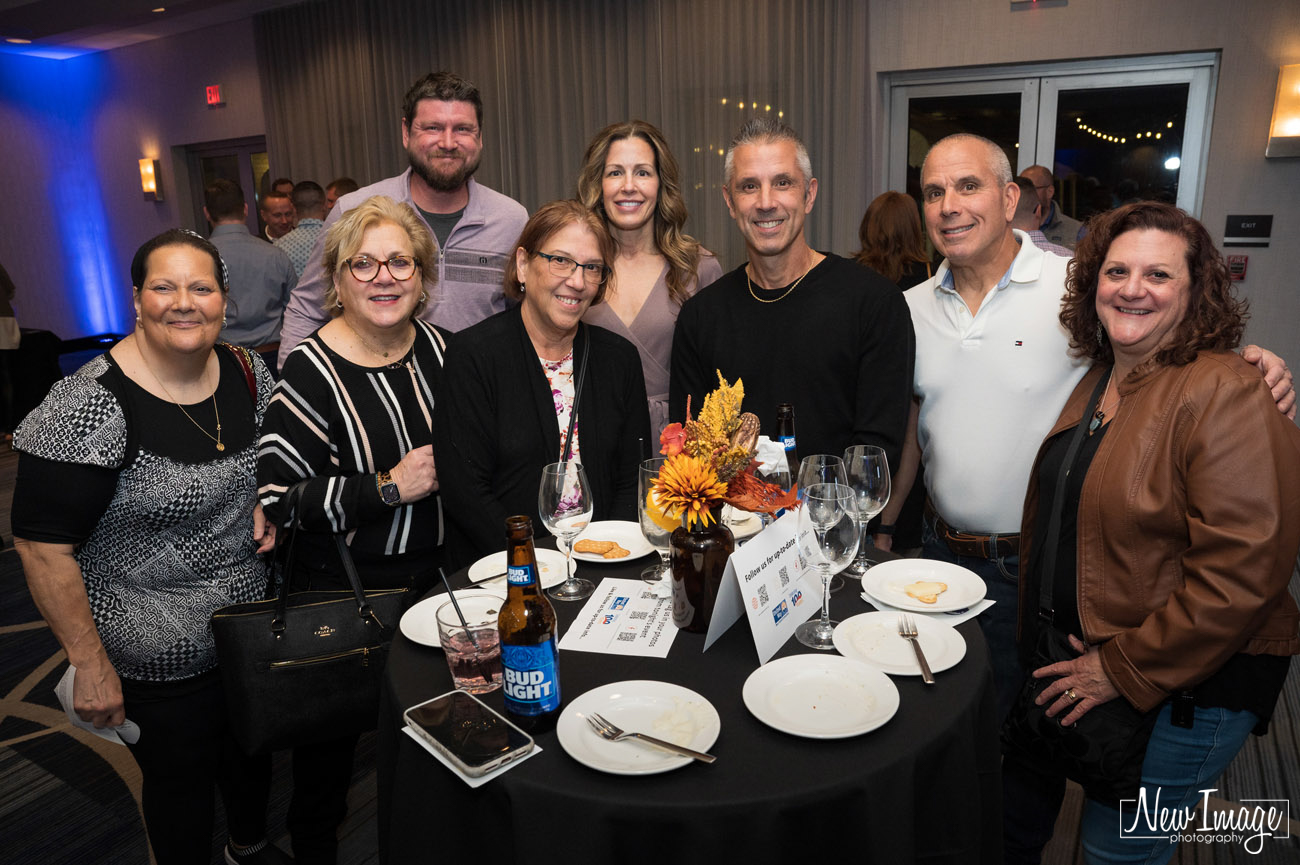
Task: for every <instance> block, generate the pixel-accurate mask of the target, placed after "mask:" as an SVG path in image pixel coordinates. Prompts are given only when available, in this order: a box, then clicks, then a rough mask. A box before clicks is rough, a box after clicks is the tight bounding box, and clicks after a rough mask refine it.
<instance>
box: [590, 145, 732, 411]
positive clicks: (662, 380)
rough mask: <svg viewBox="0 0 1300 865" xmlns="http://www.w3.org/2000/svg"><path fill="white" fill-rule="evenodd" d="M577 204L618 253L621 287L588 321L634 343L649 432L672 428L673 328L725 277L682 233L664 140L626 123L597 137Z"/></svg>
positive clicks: (673, 164)
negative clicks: (688, 306)
mask: <svg viewBox="0 0 1300 865" xmlns="http://www.w3.org/2000/svg"><path fill="white" fill-rule="evenodd" d="M578 199H579V200H580V201H581V202H582V203H583V204H584V205H586V206H587V207H588V208H589V209H590V210H591V211H592V212H593V213H595V214H597V215H598V216H600V218H601V219H602V220H603V221H604V223H605V226H606V228H608V230H609V233H610V235H612V236H613V238H614V242H615V244H616V246H617V250H618V251H617V254H616V255H615V257H614V261H613V268H614V277H615V280H614V281H615V285H616V287H615V288H613V289H612V290H610V291H608V292H607V293H606V297H605V302H604V303H602V304H599V305H593V306H592V307H591V308H590V309H589V310H587V313H586V315H585V316H584V319H583V320H584V321H586V322H588V323H589V324H595V325H599V326H600V327H603V328H606V329H607V330H611V331H613V332H614V333H616V334H618V335H619V336H622V337H624V338H626V339H627V340H629V341H631V343H632V344H633V345H635V346H636V349H637V351H638V352H639V353H640V355H641V369H642V372H643V374H644V376H645V385H646V393H647V394H648V395H649V397H648V399H649V406H650V426H651V432H652V433H654V434H656V435H657V434H658V433H659V431H660V430H662V429H663V428H664V427H665V426H667V425H668V371H669V366H670V365H669V359H670V356H671V355H672V348H673V326H674V325H675V324H676V323H677V313H678V311H679V310H680V309H681V306H682V303H683V302H685V300H686V299H687V298H688V297H690V296H691V295H693V294H695V292H696V291H697V290H698V289H699V288H701V287H702V286H705V285H708V284H709V283H711V282H713V281H714V280H715V279H717V278H718V277H720V276H722V266H721V265H719V264H718V260H717V258H715V257H714V255H713V253H711V252H709V251H708V250H706V249H704V247H702V246H701V245H700V242H699V241H698V240H696V239H695V238H693V237H691V236H690V235H688V234H686V233H685V232H684V231H683V227H684V226H685V225H686V202H685V201H684V200H683V199H682V190H681V182H680V180H679V178H678V173H677V160H676V159H674V158H673V154H672V151H671V150H669V149H668V142H667V141H666V140H664V136H663V133H662V132H660V131H659V130H658V129H656V128H655V127H654V126H653V125H651V124H649V123H647V122H645V121H644V120H628V121H624V122H621V123H615V124H612V125H610V126H607V127H605V128H604V129H602V130H601V131H600V132H598V133H597V134H596V137H595V138H594V139H592V142H591V144H590V145H588V146H587V153H586V155H585V156H584V157H583V160H582V172H581V173H580V174H579V175H578Z"/></svg>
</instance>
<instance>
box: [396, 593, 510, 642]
mask: <svg viewBox="0 0 1300 865" xmlns="http://www.w3.org/2000/svg"><path fill="white" fill-rule="evenodd" d="M483 595H491V596H492V597H494V598H497V599H499V600H502V601H504V600H505V599H506V591H505V589H504V588H501V589H497V588H496V587H488V588H474V589H457V590H456V600H457V601H460V599H461V598H465V597H471V598H479V597H482V596H483ZM445 603H447V593H446V592H442V593H440V594H437V595H433V596H432V597H428V598H425V599H424V600H423V601H420V602H419V603H418V604H416V605H415V606H413V607H411V609H409V610H407V611H406V612H405V613H403V614H402V621H401V625H400V627H401V629H402V633H403V634H405V635H406V638H407V639H408V640H414V641H415V642H417V643H421V644H423V645H425V646H433V647H434V648H435V649H441V648H442V643H440V642H439V641H438V608H439V607H441V606H442V605H443V604H445Z"/></svg>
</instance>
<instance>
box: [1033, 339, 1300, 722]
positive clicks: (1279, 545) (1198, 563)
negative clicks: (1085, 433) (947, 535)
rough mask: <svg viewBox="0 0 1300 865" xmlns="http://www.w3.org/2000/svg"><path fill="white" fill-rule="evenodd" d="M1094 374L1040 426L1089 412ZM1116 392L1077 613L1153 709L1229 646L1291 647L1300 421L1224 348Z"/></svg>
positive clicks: (1081, 538)
mask: <svg viewBox="0 0 1300 865" xmlns="http://www.w3.org/2000/svg"><path fill="white" fill-rule="evenodd" d="M1103 372H1104V368H1103V369H1098V368H1094V369H1092V370H1091V371H1089V373H1088V375H1087V376H1086V377H1084V379H1083V381H1081V382H1079V385H1078V387H1076V388H1075V390H1074V393H1073V394H1071V395H1070V399H1069V402H1067V403H1066V406H1065V409H1064V410H1063V411H1062V412H1061V416H1060V418H1058V419H1057V422H1056V425H1055V427H1053V429H1052V431H1051V432H1050V433H1049V434H1048V437H1049V438H1050V437H1051V436H1054V435H1056V434H1057V433H1059V432H1061V431H1063V430H1066V429H1071V428H1073V427H1074V426H1076V425H1077V424H1078V423H1079V421H1080V419H1081V418H1082V417H1083V416H1084V415H1085V413H1086V414H1088V415H1091V413H1092V408H1093V407H1092V406H1086V405H1085V403H1086V402H1088V399H1089V397H1090V395H1091V394H1092V391H1093V387H1094V385H1095V384H1096V383H1097V380H1098V378H1099V376H1101V375H1102V373H1103ZM1119 393H1120V395H1121V396H1122V397H1123V403H1122V405H1121V406H1120V409H1119V412H1118V414H1117V415H1115V417H1114V418H1113V420H1112V421H1111V423H1110V427H1109V428H1108V429H1107V431H1106V437H1105V438H1104V439H1103V440H1102V442H1101V445H1100V446H1099V447H1098V449H1097V455H1096V457H1095V458H1094V459H1093V461H1092V465H1091V467H1090V468H1089V470H1088V475H1087V477H1086V478H1085V479H1084V483H1083V490H1082V493H1081V496H1080V500H1079V524H1078V551H1077V555H1078V559H1077V562H1078V563H1077V581H1078V605H1079V621H1080V623H1081V624H1082V625H1083V638H1084V640H1085V641H1086V642H1088V643H1089V644H1095V643H1100V644H1102V646H1101V650H1100V652H1101V663H1102V668H1103V669H1104V670H1105V672H1106V675H1107V676H1108V677H1109V678H1110V680H1111V682H1112V683H1113V684H1114V685H1115V687H1116V689H1117V690H1118V691H1119V692H1120V693H1121V694H1123V695H1124V697H1125V698H1127V699H1128V701H1129V702H1130V703H1132V704H1133V705H1134V706H1136V707H1137V708H1138V709H1141V710H1147V709H1150V708H1152V707H1154V706H1156V705H1159V703H1160V702H1161V701H1162V700H1164V699H1165V697H1167V696H1168V695H1169V694H1170V693H1171V692H1172V691H1175V690H1179V689H1182V688H1186V687H1189V686H1192V685H1194V684H1196V683H1197V682H1199V681H1201V680H1202V679H1205V678H1206V677H1207V676H1209V675H1211V674H1212V673H1214V672H1215V671H1216V670H1218V669H1219V668H1220V667H1221V666H1223V664H1224V663H1225V662H1226V661H1227V660H1228V658H1230V657H1231V656H1232V655H1233V654H1235V653H1237V652H1246V653H1249V654H1269V655H1294V654H1297V653H1300V632H1298V631H1297V628H1298V627H1300V611H1298V610H1297V609H1296V604H1295V601H1293V600H1292V599H1291V596H1290V595H1289V594H1288V593H1287V583H1288V581H1289V580H1290V578H1291V571H1292V568H1293V566H1294V564H1295V559H1296V551H1297V548H1300V429H1297V428H1296V425H1295V424H1294V423H1292V422H1291V421H1289V420H1287V419H1286V418H1285V417H1283V416H1282V415H1281V414H1280V413H1279V412H1278V411H1277V408H1276V406H1275V405H1274V403H1273V399H1272V397H1271V396H1270V395H1269V390H1268V387H1267V386H1266V385H1265V384H1264V380H1263V378H1262V377H1261V376H1260V374H1259V372H1258V370H1256V369H1255V368H1254V367H1253V366H1251V365H1249V364H1247V363H1246V362H1245V361H1243V360H1242V359H1241V358H1240V357H1238V356H1237V355H1235V354H1232V353H1228V352H1202V353H1201V354H1200V355H1199V356H1198V357H1197V359H1196V360H1195V361H1193V362H1192V363H1190V364H1188V365H1187V366H1181V367H1161V368H1156V369H1154V370H1152V371H1150V372H1147V373H1145V374H1143V375H1139V376H1130V377H1129V378H1128V379H1127V380H1125V381H1124V382H1122V383H1120V385H1119ZM1041 459H1042V450H1041V449H1040V450H1039V454H1038V460H1041ZM1038 460H1036V461H1035V465H1034V471H1033V473H1032V474H1031V475H1030V483H1029V490H1028V494H1027V495H1026V498H1025V511H1024V526H1023V533H1022V534H1021V538H1022V539H1024V540H1026V541H1028V540H1030V539H1032V538H1033V536H1034V516H1035V513H1036V510H1037V507H1036V506H1037V504H1038V483H1037V478H1038ZM1029 553H1030V551H1029V549H1028V547H1027V546H1025V547H1023V548H1022V550H1021V556H1022V559H1021V560H1022V561H1024V562H1028V561H1030V558H1029ZM1027 584H1028V580H1021V583H1020V615H1021V619H1020V621H1021V628H1022V630H1023V626H1024V622H1025V621H1026V616H1027V615H1028V614H1029V612H1030V611H1031V610H1032V608H1033V600H1032V599H1030V598H1028V585H1027Z"/></svg>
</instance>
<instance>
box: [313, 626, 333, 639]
mask: <svg viewBox="0 0 1300 865" xmlns="http://www.w3.org/2000/svg"><path fill="white" fill-rule="evenodd" d="M333 633H334V629H333V628H331V627H330V626H329V625H321V626H320V627H319V628H317V629H316V636H318V637H329V636H332V635H333Z"/></svg>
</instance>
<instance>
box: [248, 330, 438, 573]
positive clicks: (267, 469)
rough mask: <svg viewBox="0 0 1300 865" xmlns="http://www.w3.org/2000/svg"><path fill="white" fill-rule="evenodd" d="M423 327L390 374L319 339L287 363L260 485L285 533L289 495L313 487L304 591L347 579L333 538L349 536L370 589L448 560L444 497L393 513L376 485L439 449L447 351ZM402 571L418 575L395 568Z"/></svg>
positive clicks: (267, 424)
mask: <svg viewBox="0 0 1300 865" xmlns="http://www.w3.org/2000/svg"><path fill="white" fill-rule="evenodd" d="M415 325H416V338H415V343H414V345H413V346H412V348H411V351H410V352H409V353H407V355H406V356H405V357H404V358H402V360H401V361H400V362H398V363H394V364H391V365H389V366H383V367H363V366H358V365H357V364H354V363H352V362H350V361H348V360H346V359H344V358H343V357H342V356H341V355H339V354H338V353H336V352H335V351H333V350H332V349H331V348H329V347H328V346H327V345H325V343H324V341H323V340H322V339H321V337H320V332H319V331H317V332H316V333H313V334H312V335H311V336H309V337H308V338H307V339H305V340H303V341H302V342H301V343H300V344H299V345H298V346H297V347H296V348H295V349H294V350H293V352H292V353H291V354H290V355H289V357H288V359H287V360H286V361H285V364H284V369H283V371H282V372H281V377H280V382H279V384H277V385H276V388H275V394H274V396H272V398H271V403H270V405H269V406H268V407H267V410H266V417H265V420H264V421H263V424H262V438H261V442H260V444H259V446H258V454H257V480H258V495H259V497H260V499H261V502H262V507H263V508H264V509H265V511H266V514H267V517H268V518H269V519H271V520H273V521H274V522H275V523H276V524H278V525H283V524H284V522H285V520H286V518H287V515H286V514H285V513H284V508H283V507H282V505H283V501H282V500H283V497H284V494H285V492H286V491H287V490H288V489H289V488H290V487H292V486H293V485H294V484H296V483H298V482H299V481H301V480H304V479H308V478H310V479H311V480H310V482H309V483H308V485H307V487H306V489H305V490H304V493H303V503H302V528H303V529H304V530H305V532H304V534H303V535H301V536H300V537H299V539H298V542H297V543H298V545H299V546H298V547H297V548H296V549H295V575H296V576H295V582H297V583H299V584H302V583H304V582H306V581H308V580H309V581H310V582H311V584H312V586H313V587H314V588H328V587H332V586H336V585H338V583H339V582H340V581H342V580H343V576H342V569H341V566H340V565H339V563H338V555H337V553H336V552H335V550H334V547H333V542H332V540H331V538H330V536H331V535H332V534H334V533H337V532H344V533H345V537H346V539H347V541H348V545H349V548H350V549H351V551H352V556H353V559H354V560H355V561H356V563H357V569H358V571H359V572H360V574H361V577H362V581H363V582H364V583H365V584H366V585H367V587H369V588H378V587H380V586H386V585H392V584H393V583H394V582H396V583H397V584H404V583H407V582H409V580H408V579H407V578H406V576H404V575H408V574H410V573H414V572H415V571H417V570H418V571H426V570H429V569H430V568H431V567H432V566H433V565H434V564H435V559H436V558H439V556H438V548H439V547H440V546H441V544H442V505H441V501H440V499H439V497H438V496H437V495H436V494H435V495H432V496H429V497H428V498H425V499H423V500H421V501H418V502H415V503H413V504H407V505H401V506H399V507H396V508H392V507H389V506H388V505H386V504H384V502H383V500H382V499H381V498H380V496H379V489H378V485H377V484H376V481H375V475H376V473H377V472H379V471H391V470H392V468H393V467H394V466H396V465H397V463H398V462H399V461H400V460H401V459H402V457H403V456H404V455H405V454H406V453H407V452H408V451H410V450H412V449H414V448H418V447H422V446H424V445H427V444H430V443H431V435H430V432H429V430H430V425H431V423H432V416H433V408H434V393H435V392H436V391H437V389H438V383H439V381H440V379H441V376H442V363H443V351H444V347H445V344H446V343H445V340H444V337H443V333H442V332H440V331H439V330H438V329H437V328H435V327H434V326H433V325H430V324H428V323H426V322H423V321H416V322H415ZM400 563H410V566H403V567H395V566H397V565H399V564H400ZM398 572H400V573H398ZM304 573H305V574H306V579H304Z"/></svg>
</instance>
